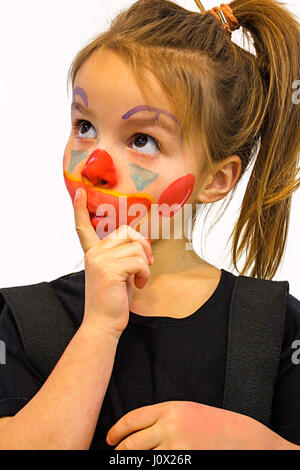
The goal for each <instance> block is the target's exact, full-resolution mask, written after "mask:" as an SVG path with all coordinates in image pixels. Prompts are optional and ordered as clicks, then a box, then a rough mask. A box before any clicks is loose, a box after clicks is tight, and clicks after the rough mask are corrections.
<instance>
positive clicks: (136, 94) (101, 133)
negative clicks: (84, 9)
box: [63, 49, 199, 238]
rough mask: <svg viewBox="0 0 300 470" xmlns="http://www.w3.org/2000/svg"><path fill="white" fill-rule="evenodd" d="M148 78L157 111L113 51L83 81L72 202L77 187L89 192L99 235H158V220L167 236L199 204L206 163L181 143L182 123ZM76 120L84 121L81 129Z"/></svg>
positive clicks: (67, 167)
mask: <svg viewBox="0 0 300 470" xmlns="http://www.w3.org/2000/svg"><path fill="white" fill-rule="evenodd" d="M148 74H149V80H150V82H149V83H151V88H152V89H153V99H152V101H151V107H150V108H149V107H147V106H146V105H145V103H144V99H143V96H142V94H141V92H140V90H139V88H138V86H137V83H136V81H135V78H134V76H133V75H132V74H131V73H130V70H129V68H128V66H127V65H126V64H125V63H124V62H123V61H121V60H120V58H119V57H118V56H117V55H115V54H113V53H112V52H110V51H105V50H101V49H100V50H98V51H97V52H95V53H94V54H93V55H92V56H91V57H90V58H89V59H88V60H87V61H86V62H85V63H84V64H83V65H82V66H81V68H80V70H79V71H78V73H77V76H76V80H75V83H74V88H73V102H72V109H71V117H72V131H71V133H70V136H69V139H68V142H67V145H66V148H65V152H64V159H63V169H64V179H65V184H66V187H67V189H68V191H69V193H70V196H71V199H72V201H73V198H74V195H75V192H76V189H77V188H78V187H83V188H84V189H85V190H86V191H87V201H88V209H89V212H90V217H91V223H92V225H93V226H94V228H95V230H96V232H97V234H98V236H99V238H104V237H105V236H106V235H107V234H108V233H110V232H112V231H113V230H115V229H116V228H117V227H118V226H119V225H122V224H124V223H125V224H128V225H131V226H132V227H133V228H135V229H136V230H139V231H141V233H142V234H143V235H144V236H146V237H148V238H151V234H153V231H152V230H154V226H155V225H157V220H159V225H158V227H156V229H155V230H159V231H160V227H161V219H167V220H168V221H169V222H170V219H172V218H174V217H176V218H177V217H178V215H179V213H181V212H182V207H183V206H184V205H185V204H187V203H189V204H190V205H191V203H192V202H193V201H194V200H195V187H196V185H197V177H196V175H197V174H198V171H199V168H198V165H199V162H198V161H197V159H196V158H195V157H193V156H192V155H191V154H190V152H188V150H187V148H186V146H185V143H184V142H182V140H181V137H182V135H181V126H180V122H179V121H178V118H177V117H176V116H174V114H173V113H172V110H171V109H170V104H169V102H168V101H167V99H166V98H165V96H164V94H163V92H162V90H161V88H160V86H159V84H158V81H157V80H156V78H155V77H154V76H153V75H152V74H150V72H148ZM155 118H156V120H155ZM145 120H147V121H148V120H149V121H150V120H152V121H153V122H147V123H146V122H145ZM76 121H81V122H79V123H78V122H77V127H76V128H75V124H76ZM160 124H165V125H167V126H168V128H169V129H165V128H163V127H160ZM101 204H102V206H100V205H101ZM103 204H106V206H103ZM153 204H156V205H161V207H160V210H161V211H162V212H159V207H158V206H153ZM126 206H127V207H126ZM172 206H173V207H172ZM154 207H156V208H157V210H156V208H154ZM172 208H173V211H172ZM101 209H102V211H101ZM103 211H104V212H103ZM105 211H107V212H105ZM155 211H156V216H157V217H156V219H153V215H152V218H151V217H150V214H153V212H155ZM96 213H97V215H98V217H96V216H95V214H96ZM106 214H107V215H108V218H106V219H104V218H101V217H100V215H106ZM174 214H175V216H174ZM181 215H182V214H180V217H181ZM119 216H120V217H121V220H120V219H119ZM150 219H151V220H150ZM154 220H155V221H156V222H154ZM164 223H165V222H164ZM151 227H152V229H151ZM154 238H158V237H157V236H154Z"/></svg>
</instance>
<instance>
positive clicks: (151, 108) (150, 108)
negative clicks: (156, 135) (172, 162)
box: [122, 105, 180, 135]
mask: <svg viewBox="0 0 300 470" xmlns="http://www.w3.org/2000/svg"><path fill="white" fill-rule="evenodd" d="M141 111H152V112H155V116H154V117H152V118H137V120H139V121H142V122H143V123H144V124H148V123H149V124H153V123H155V124H157V126H159V127H162V128H163V129H165V130H166V131H168V132H169V133H170V134H172V135H176V134H177V132H176V130H175V129H174V127H173V126H171V125H170V124H168V123H167V122H166V121H165V120H163V121H162V120H161V121H158V116H159V114H163V115H164V114H165V115H167V116H169V117H170V118H172V119H173V120H174V121H175V122H176V124H177V125H178V126H179V127H180V122H179V120H178V119H177V117H176V116H173V114H171V113H168V112H167V111H165V110H164V109H161V108H156V107H155V106H147V105H142V106H136V107H135V108H132V109H130V110H129V111H127V113H126V114H124V115H123V116H122V119H129V118H130V117H131V116H132V115H133V114H136V113H139V112H141Z"/></svg>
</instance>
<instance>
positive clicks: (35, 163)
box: [0, 0, 300, 298]
mask: <svg viewBox="0 0 300 470" xmlns="http://www.w3.org/2000/svg"><path fill="white" fill-rule="evenodd" d="M132 3H133V1H129V0H128V1H125V0H101V1H100V0H85V1H84V2H83V1H82V0H80V1H79V0H59V1H58V0H52V1H51V2H41V1H38V0H27V1H26V2H23V1H21V0H10V1H9V2H4V1H1V27H0V52H1V65H0V66H1V74H0V109H1V113H0V138H1V163H2V166H1V176H2V178H1V185H0V200H1V227H0V242H1V243H0V260H1V269H0V287H10V286H15V285H27V284H32V283H36V282H41V281H50V280H52V279H55V278H57V277H59V276H62V275H64V274H67V273H70V272H73V271H79V270H81V269H84V264H83V263H81V264H79V265H77V264H78V263H79V262H80V261H81V260H82V259H83V252H82V249H81V245H80V243H79V240H78V236H77V233H76V231H75V228H74V227H75V226H74V218H73V208H72V203H71V199H70V197H69V194H68V192H67V190H66V188H65V185H64V180H63V172H62V160H63V152H64V148H65V145H66V142H67V139H68V136H69V133H70V126H71V120H70V103H71V96H68V94H67V72H68V69H69V66H70V64H71V62H72V60H73V58H74V56H75V55H76V53H77V52H78V50H80V49H81V48H82V47H83V46H84V45H85V44H86V43H87V42H88V41H89V40H90V39H91V38H92V37H94V36H95V35H96V34H98V33H99V32H101V31H103V30H104V29H106V28H107V27H108V25H109V21H110V19H111V18H112V17H114V16H115V14H116V12H117V11H119V10H121V9H123V8H126V7H128V6H130V5H131V4H132ZM176 3H178V4H179V5H181V6H183V7H185V8H187V9H190V10H193V11H199V10H198V8H197V6H196V4H195V2H194V1H193V0H177V1H176ZM203 4H204V6H205V8H206V9H209V8H212V7H213V6H219V3H218V2H215V1H209V0H205V1H203ZM286 5H287V6H288V7H289V9H290V10H291V11H292V12H293V13H294V14H296V15H297V16H298V18H300V6H299V3H296V0H294V1H293V2H292V1H287V2H286ZM240 31H241V30H238V31H235V32H234V33H233V40H234V41H236V42H239V40H240V39H239V35H240ZM295 79H300V77H295ZM69 94H70V93H69ZM248 177H249V174H248V175H247V174H246V175H245V177H244V178H243V180H242V184H241V186H240V188H239V189H238V190H237V193H236V196H235V198H234V200H233V202H232V203H231V204H230V206H229V208H228V209H227V212H226V213H225V215H224V216H223V218H222V219H221V220H220V221H219V223H218V224H217V226H216V227H215V228H214V229H213V230H212V231H211V233H210V234H209V236H208V238H207V243H206V245H204V244H203V245H202V248H203V250H204V251H203V254H204V255H205V256H204V258H205V259H206V260H207V261H208V262H210V263H212V264H214V265H215V266H217V267H218V268H224V269H227V270H229V271H231V272H233V273H234V274H237V272H236V271H235V270H234V269H233V268H232V266H231V262H230V252H229V248H230V246H229V248H228V247H227V249H225V245H226V242H227V240H228V237H229V235H230V233H231V230H232V226H233V225H232V224H233V222H234V221H235V220H236V218H237V215H238V213H237V210H238V208H239V204H240V202H241V200H242V197H243V194H244V191H245V188H246V184H247V181H248ZM221 202H222V201H221ZM221 202H219V203H216V204H215V207H216V209H218V208H219V207H220V204H221ZM299 213H300V194H299V191H297V192H296V193H295V194H294V196H293V199H292V213H291V219H290V229H289V234H288V240H287V247H286V250H285V255H284V259H283V261H282V263H281V266H280V268H279V270H278V271H277V273H276V275H275V277H274V278H273V279H274V280H288V281H289V283H290V293H291V294H293V295H294V296H295V297H297V298H300V283H299V276H298V269H299V267H298V266H299V261H300V256H299V238H300V223H299ZM213 214H214V216H216V214H217V212H213ZM214 216H212V217H209V218H208V219H207V223H208V228H209V225H210V223H211V222H213V220H214ZM201 230H202V229H201ZM199 233H200V232H199V230H198V229H196V231H195V236H194V248H195V250H196V251H197V252H198V254H199V255H201V253H200V251H199V249H198V247H199V246H200V235H199ZM204 234H205V232H204ZM203 240H205V238H203ZM241 263H242V262H241ZM241 263H240V264H239V269H241V268H242V264H241ZM76 265H77V266H76Z"/></svg>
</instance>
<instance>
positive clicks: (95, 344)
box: [0, 324, 118, 450]
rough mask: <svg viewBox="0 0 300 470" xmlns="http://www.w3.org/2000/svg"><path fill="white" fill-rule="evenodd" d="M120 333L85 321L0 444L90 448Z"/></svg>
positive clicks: (8, 446)
mask: <svg viewBox="0 0 300 470" xmlns="http://www.w3.org/2000/svg"><path fill="white" fill-rule="evenodd" d="M117 344H118V338H117V337H116V336H114V335H113V334H112V333H111V332H110V331H109V330H106V329H97V328H95V329H94V328H93V329H92V328H90V326H87V325H85V324H82V325H81V326H80V328H79V329H78V330H77V332H76V334H75V335H74V337H73V338H72V340H71V341H70V343H69V345H68V346H67V348H66V349H65V351H64V353H63V355H62V356H61V358H60V360H59V361H58V363H57V364H56V366H55V368H54V369H53V371H52V373H51V374H50V376H49V377H48V379H47V381H46V382H45V383H44V384H43V386H42V387H41V389H40V390H39V391H38V392H37V393H36V395H35V396H34V397H33V398H32V399H31V400H30V402H29V403H27V404H26V405H25V406H24V408H22V409H21V410H20V411H19V412H18V413H17V414H16V415H15V416H14V417H12V418H10V419H9V420H8V421H7V423H6V424H5V425H4V426H3V427H2V428H1V429H0V449H3V450H7V449H35V450H37V449H88V448H89V447H90V444H91V441H92V438H93V435H94V431H95V427H96V424H97V420H98V416H99V412H100V410H101V406H102V403H103V399H104V396H105V393H106V390H107V386H108V382H109V380H110V376H111V373H112V368H113V363H114V358H115V354H116V348H117Z"/></svg>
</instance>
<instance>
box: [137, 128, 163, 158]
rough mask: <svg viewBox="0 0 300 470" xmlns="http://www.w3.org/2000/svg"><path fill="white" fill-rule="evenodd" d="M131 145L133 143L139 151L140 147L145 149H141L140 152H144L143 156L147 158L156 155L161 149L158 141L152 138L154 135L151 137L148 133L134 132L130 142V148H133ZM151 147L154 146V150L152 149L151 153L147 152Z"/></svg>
mask: <svg viewBox="0 0 300 470" xmlns="http://www.w3.org/2000/svg"><path fill="white" fill-rule="evenodd" d="M151 141H152V143H151ZM153 143H154V144H153ZM133 145H135V146H136V147H137V148H138V149H139V151H140V149H143V150H145V151H141V152H140V153H144V154H145V156H147V157H149V158H154V157H156V156H157V153H159V152H160V151H161V148H160V144H159V142H158V141H157V140H156V139H154V137H151V135H148V134H141V133H139V134H135V135H134V136H133V140H132V144H131V148H132V149H133V150H135V149H134V148H133ZM151 147H152V148H153V147H154V148H156V151H154V152H153V153H149V152H151Z"/></svg>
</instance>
